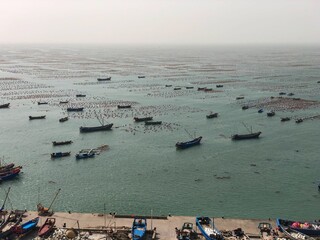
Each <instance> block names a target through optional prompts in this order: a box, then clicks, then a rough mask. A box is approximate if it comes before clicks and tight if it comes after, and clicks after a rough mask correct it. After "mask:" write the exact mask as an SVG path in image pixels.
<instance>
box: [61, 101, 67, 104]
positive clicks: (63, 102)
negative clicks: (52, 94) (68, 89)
mask: <svg viewBox="0 0 320 240" xmlns="http://www.w3.org/2000/svg"><path fill="white" fill-rule="evenodd" d="M59 103H60V104H65V103H69V101H60V102H59Z"/></svg>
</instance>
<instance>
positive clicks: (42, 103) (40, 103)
mask: <svg viewBox="0 0 320 240" xmlns="http://www.w3.org/2000/svg"><path fill="white" fill-rule="evenodd" d="M44 104H48V102H38V105H44Z"/></svg>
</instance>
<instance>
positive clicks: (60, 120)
mask: <svg viewBox="0 0 320 240" xmlns="http://www.w3.org/2000/svg"><path fill="white" fill-rule="evenodd" d="M68 120H69V117H63V118H60V119H59V122H65V121H68Z"/></svg>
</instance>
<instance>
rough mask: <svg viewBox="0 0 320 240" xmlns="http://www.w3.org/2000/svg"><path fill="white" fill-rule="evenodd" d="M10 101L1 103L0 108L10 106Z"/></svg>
mask: <svg viewBox="0 0 320 240" xmlns="http://www.w3.org/2000/svg"><path fill="white" fill-rule="evenodd" d="M9 106H10V103H5V104H1V105H0V108H9Z"/></svg>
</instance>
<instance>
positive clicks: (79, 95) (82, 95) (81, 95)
mask: <svg viewBox="0 0 320 240" xmlns="http://www.w3.org/2000/svg"><path fill="white" fill-rule="evenodd" d="M85 96H86V95H85V94H77V95H76V97H85Z"/></svg>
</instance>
